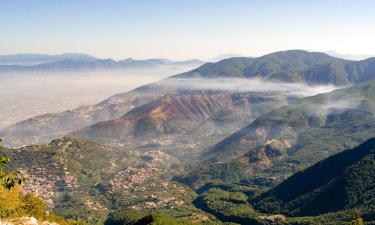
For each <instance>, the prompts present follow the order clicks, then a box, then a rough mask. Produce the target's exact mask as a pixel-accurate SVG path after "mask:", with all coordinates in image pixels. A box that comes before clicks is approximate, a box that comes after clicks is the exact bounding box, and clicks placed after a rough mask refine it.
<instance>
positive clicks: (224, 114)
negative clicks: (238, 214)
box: [69, 92, 286, 154]
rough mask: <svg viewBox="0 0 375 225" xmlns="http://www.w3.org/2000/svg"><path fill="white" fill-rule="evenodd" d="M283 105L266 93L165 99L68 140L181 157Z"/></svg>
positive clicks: (281, 100)
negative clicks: (143, 148) (154, 150)
mask: <svg viewBox="0 0 375 225" xmlns="http://www.w3.org/2000/svg"><path fill="white" fill-rule="evenodd" d="M284 104H286V99H285V98H284V97H282V96H280V97H275V96H273V95H271V96H267V95H266V94H264V93H242V94H231V93H228V92H189V93H184V94H182V93H181V94H167V95H164V96H163V97H161V98H159V99H156V100H154V101H151V102H150V103H147V104H144V105H142V106H139V107H136V108H134V109H133V110H131V111H129V112H128V113H127V114H126V115H124V116H122V117H120V118H118V119H115V120H111V121H105V122H100V123H97V124H95V125H92V126H90V127H87V128H84V129H82V130H79V131H77V132H74V133H72V134H70V135H69V136H71V137H76V138H83V139H89V140H94V141H97V142H99V143H104V144H109V145H115V146H116V145H117V146H140V145H141V146H147V145H154V147H159V148H160V149H164V150H171V151H172V152H170V154H178V152H179V151H180V152H183V151H185V150H189V149H194V148H196V146H197V145H198V146H199V145H207V144H204V143H206V142H209V143H213V142H214V141H215V140H220V139H221V138H223V137H225V136H227V135H229V134H231V133H232V132H234V131H236V130H238V129H239V128H241V127H242V125H243V124H246V123H248V122H249V121H251V120H253V119H254V118H256V117H257V116H259V115H260V114H261V113H264V112H266V111H270V110H271V109H273V108H275V107H278V106H281V105H284ZM198 148H199V149H202V147H198ZM189 154H191V152H190V153H189Z"/></svg>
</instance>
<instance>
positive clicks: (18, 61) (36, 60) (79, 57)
mask: <svg viewBox="0 0 375 225" xmlns="http://www.w3.org/2000/svg"><path fill="white" fill-rule="evenodd" d="M61 60H76V61H95V60H97V58H96V57H94V56H91V55H87V54H76V53H64V54H61V55H46V54H15V55H0V65H35V64H42V63H50V62H56V61H61Z"/></svg>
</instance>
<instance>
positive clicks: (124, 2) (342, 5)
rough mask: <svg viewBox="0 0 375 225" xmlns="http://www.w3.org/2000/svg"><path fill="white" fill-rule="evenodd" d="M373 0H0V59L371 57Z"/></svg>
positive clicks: (374, 16)
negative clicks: (295, 53) (293, 52)
mask: <svg viewBox="0 0 375 225" xmlns="http://www.w3.org/2000/svg"><path fill="white" fill-rule="evenodd" d="M374 28H375V1H373V0H118V1H117V0H24V1H20V0H0V54H14V53H25V52H27V53H49V54H59V53H63V52H82V53H88V54H92V55H95V56H98V57H103V58H106V57H112V58H115V59H119V58H126V57H134V58H152V57H165V58H171V59H188V58H201V59H206V58H211V57H215V56H216V55H219V54H226V53H236V54H242V55H247V56H257V55H262V54H265V53H269V52H272V51H277V50H285V49H308V50H317V51H327V50H336V51H338V52H342V53H350V54H375V44H374V40H375V29H374Z"/></svg>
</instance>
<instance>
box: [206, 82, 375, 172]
mask: <svg viewBox="0 0 375 225" xmlns="http://www.w3.org/2000/svg"><path fill="white" fill-rule="evenodd" d="M374 115H375V81H368V82H365V83H362V84H358V85H354V86H352V87H348V88H344V89H339V90H335V91H333V92H330V93H324V94H319V95H316V96H313V97H307V98H303V99H300V100H296V101H295V102H292V103H290V104H289V105H287V106H283V107H281V108H279V109H276V110H273V111H271V112H269V113H265V114H263V115H261V116H260V117H258V118H257V119H256V120H255V121H254V122H252V123H251V124H250V125H248V126H247V127H245V128H243V129H241V130H240V131H238V132H235V133H234V134H232V135H231V136H229V137H227V138H225V139H224V140H223V141H221V142H219V143H218V144H216V145H215V146H214V147H212V148H210V150H208V151H207V152H205V153H204V157H205V158H206V159H209V160H210V161H212V162H220V161H222V159H226V160H229V159H236V158H237V157H241V156H243V155H244V154H248V155H250V156H251V155H257V154H262V155H264V156H267V157H266V158H264V157H263V158H264V159H270V158H273V159H271V160H269V161H268V165H267V167H266V168H269V172H270V173H272V171H273V170H272V169H274V170H278V171H279V172H280V170H285V171H289V172H293V171H295V170H296V169H297V168H303V167H305V166H308V165H311V164H312V163H315V162H317V161H318V160H321V159H323V158H326V157H328V156H329V155H332V154H334V153H337V152H339V151H341V150H343V149H346V148H348V147H353V146H355V145H357V144H359V143H361V142H362V141H364V140H366V139H368V138H370V137H372V136H373V134H374V132H375V117H374ZM259 151H260V152H259ZM285 161H286V163H285ZM252 162H258V163H259V161H252ZM282 162H283V163H282ZM273 172H274V171H273Z"/></svg>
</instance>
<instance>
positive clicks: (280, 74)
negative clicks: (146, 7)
mask: <svg viewBox="0 0 375 225" xmlns="http://www.w3.org/2000/svg"><path fill="white" fill-rule="evenodd" d="M162 61H163V60H162ZM101 62H102V61H101ZM94 63H95V62H94ZM105 63H106V64H111V63H114V62H112V61H105ZM122 63H124V62H122ZM116 64H119V62H116ZM374 72H375V59H368V60H365V61H359V62H356V61H348V60H342V59H337V58H333V57H331V56H328V55H326V54H324V53H314V52H306V51H300V50H292V51H284V52H276V53H273V54H269V55H265V56H262V57H259V58H231V59H225V60H222V61H220V62H217V63H206V64H204V65H202V66H200V67H199V68H197V69H194V70H191V71H189V72H186V73H182V74H179V75H176V76H173V77H170V78H168V79H164V80H162V81H159V82H156V83H153V84H150V85H145V86H142V87H140V88H137V89H136V90H135V91H132V92H129V93H123V94H119V95H116V96H114V97H112V98H109V99H108V100H106V101H104V102H103V103H99V104H97V105H94V106H86V107H81V108H78V109H75V110H69V111H65V112H61V113H57V114H47V115H41V116H38V117H35V118H31V119H29V120H25V121H22V122H19V123H17V124H15V125H12V126H9V127H7V128H4V129H2V130H0V137H2V138H4V139H5V140H7V144H8V146H21V145H25V144H36V143H48V142H49V141H51V140H52V139H55V138H58V137H61V136H63V135H66V134H68V133H71V132H73V131H76V130H79V129H82V128H84V127H86V126H90V125H92V124H95V123H97V122H100V121H105V120H113V119H116V118H119V117H121V116H123V115H124V114H125V113H127V111H128V110H130V109H132V108H133V107H135V106H140V105H141V104H144V103H146V102H148V101H150V100H153V99H156V98H159V97H161V96H163V95H165V94H167V93H172V94H173V93H177V92H179V91H178V90H177V88H176V87H174V86H171V85H170V83H176V82H177V83H178V82H180V84H181V85H180V86H182V87H183V86H184V85H186V84H187V82H188V80H186V79H190V78H204V79H211V78H226V79H232V78H243V79H251V78H261V79H263V80H266V81H274V82H277V81H283V82H302V83H308V84H331V85H347V84H351V83H357V82H364V81H367V80H370V79H373V75H374ZM250 90H251V87H250ZM183 91H184V92H186V90H183ZM276 91H277V90H276ZM143 95H145V97H142V96H143ZM140 99H143V100H140ZM132 103H134V104H132Z"/></svg>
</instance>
